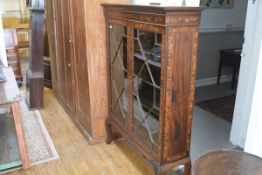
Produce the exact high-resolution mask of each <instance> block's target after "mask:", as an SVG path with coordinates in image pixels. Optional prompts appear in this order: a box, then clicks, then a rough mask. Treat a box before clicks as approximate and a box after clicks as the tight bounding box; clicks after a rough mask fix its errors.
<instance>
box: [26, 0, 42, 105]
mask: <svg viewBox="0 0 262 175" xmlns="http://www.w3.org/2000/svg"><path fill="white" fill-rule="evenodd" d="M29 5H30V14H31V18H30V20H31V21H30V26H31V37H30V38H31V39H30V54H29V55H30V56H29V69H28V71H27V74H26V84H27V94H28V95H27V96H26V97H27V99H26V101H27V104H28V106H29V108H30V109H39V108H43V107H44V97H43V93H44V91H43V88H44V70H43V59H42V58H43V54H44V13H45V10H44V0H34V1H30V2H29Z"/></svg>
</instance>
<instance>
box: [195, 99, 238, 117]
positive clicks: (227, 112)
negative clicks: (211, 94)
mask: <svg viewBox="0 0 262 175" xmlns="http://www.w3.org/2000/svg"><path fill="white" fill-rule="evenodd" d="M235 101H236V96H235V95H231V96H227V97H222V98H217V99H212V100H207V101H203V102H199V103H197V105H198V106H199V107H201V108H203V109H204V110H206V111H208V112H210V113H212V114H215V115H216V116H217V117H221V118H223V119H225V120H227V121H229V122H232V119H233V114H234V108H235Z"/></svg>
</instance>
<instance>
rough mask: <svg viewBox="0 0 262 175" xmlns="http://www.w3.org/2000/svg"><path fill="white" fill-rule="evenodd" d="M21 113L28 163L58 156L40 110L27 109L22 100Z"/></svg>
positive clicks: (42, 161)
mask: <svg viewBox="0 0 262 175" xmlns="http://www.w3.org/2000/svg"><path fill="white" fill-rule="evenodd" d="M21 113H22V121H23V125H24V133H25V140H26V145H27V151H28V156H29V160H30V164H31V165H37V164H40V163H44V162H47V161H50V160H55V159H58V158H59V156H58V154H57V152H56V149H55V147H54V144H53V142H52V140H51V138H50V136H49V134H48V131H47V129H46V127H45V124H44V122H43V120H42V117H41V114H40V112H39V111H38V110H34V111H29V110H28V108H27V106H26V104H25V102H24V101H23V102H21Z"/></svg>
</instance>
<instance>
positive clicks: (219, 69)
mask: <svg viewBox="0 0 262 175" xmlns="http://www.w3.org/2000/svg"><path fill="white" fill-rule="evenodd" d="M221 70H222V58H221V57H220V60H219V67H218V73H217V84H220V76H221Z"/></svg>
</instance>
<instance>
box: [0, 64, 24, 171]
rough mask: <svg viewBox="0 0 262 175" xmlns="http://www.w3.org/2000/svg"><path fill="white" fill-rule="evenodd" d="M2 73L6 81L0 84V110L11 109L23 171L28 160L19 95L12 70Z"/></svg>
mask: <svg viewBox="0 0 262 175" xmlns="http://www.w3.org/2000/svg"><path fill="white" fill-rule="evenodd" d="M3 72H4V74H5V76H6V79H7V81H6V82H5V83H0V108H10V109H11V112H12V114H13V115H12V116H13V119H14V125H15V130H16V135H17V142H18V147H19V151H20V156H21V160H22V163H23V169H27V168H28V167H29V159H28V154H27V148H26V143H25V139H24V131H23V124H22V119H21V112H20V105H19V102H20V100H21V95H20V92H19V89H18V87H17V83H16V80H15V76H14V73H13V70H12V68H9V67H8V68H4V70H3Z"/></svg>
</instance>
